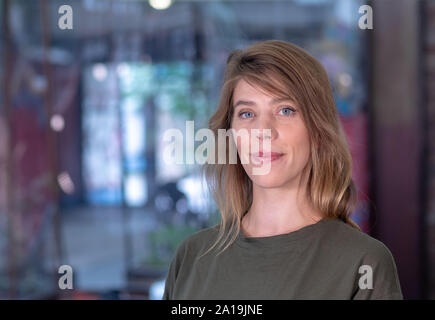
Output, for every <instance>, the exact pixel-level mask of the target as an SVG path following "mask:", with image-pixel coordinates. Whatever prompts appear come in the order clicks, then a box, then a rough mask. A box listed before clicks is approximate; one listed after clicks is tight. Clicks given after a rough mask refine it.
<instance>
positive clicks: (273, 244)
mask: <svg viewBox="0 0 435 320" xmlns="http://www.w3.org/2000/svg"><path fill="white" fill-rule="evenodd" d="M330 220H335V219H332V218H326V217H323V218H322V219H320V220H319V221H317V222H315V223H312V224H309V225H306V226H304V227H302V228H299V229H297V230H294V231H290V232H288V233H283V234H278V235H274V236H266V237H247V236H246V235H245V234H244V233H243V231H242V229H240V231H239V234H238V235H237V238H236V241H235V242H236V243H237V244H238V245H239V246H241V247H245V248H258V249H262V248H264V249H271V248H279V247H285V246H286V245H287V244H292V243H293V241H295V240H299V239H302V238H305V237H307V236H310V235H313V234H314V233H315V231H316V230H317V229H318V228H320V227H321V226H322V225H324V224H325V223H326V222H327V221H330Z"/></svg>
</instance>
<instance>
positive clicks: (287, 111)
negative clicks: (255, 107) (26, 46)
mask: <svg viewBox="0 0 435 320" xmlns="http://www.w3.org/2000/svg"><path fill="white" fill-rule="evenodd" d="M279 111H280V112H281V111H282V112H283V113H282V114H283V115H284V116H291V115H292V114H293V113H295V112H296V110H294V109H293V108H290V107H285V108H282V109H281V110H279Z"/></svg>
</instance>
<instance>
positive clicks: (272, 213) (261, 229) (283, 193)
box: [242, 184, 323, 237]
mask: <svg viewBox="0 0 435 320" xmlns="http://www.w3.org/2000/svg"><path fill="white" fill-rule="evenodd" d="M303 190H305V189H301V188H298V187H281V188H262V187H259V186H257V185H255V184H253V201H252V205H251V207H250V209H249V210H248V212H247V213H246V214H245V216H244V217H243V219H242V230H243V232H244V234H245V235H247V236H250V237H267V236H273V235H279V234H284V233H289V232H292V231H295V230H298V229H300V228H303V227H305V226H307V225H310V224H313V223H316V222H317V221H319V220H321V219H322V217H323V216H322V214H321V213H320V212H318V211H316V210H315V209H314V208H312V206H311V205H310V203H309V201H308V199H307V197H306V192H305V191H303Z"/></svg>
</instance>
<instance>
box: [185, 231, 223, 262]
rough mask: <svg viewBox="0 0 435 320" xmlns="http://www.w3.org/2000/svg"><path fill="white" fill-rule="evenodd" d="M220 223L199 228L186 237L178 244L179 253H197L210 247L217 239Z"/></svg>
mask: <svg viewBox="0 0 435 320" xmlns="http://www.w3.org/2000/svg"><path fill="white" fill-rule="evenodd" d="M218 227H219V225H214V226H212V227H208V228H204V229H201V230H198V231H196V232H194V233H193V234H191V235H190V236H188V237H186V238H185V239H184V240H183V241H182V242H181V243H180V245H179V246H178V249H177V255H196V254H199V253H200V252H201V251H203V250H204V249H205V250H206V249H208V247H209V246H210V245H212V243H213V242H214V241H215V240H216V237H217V233H218Z"/></svg>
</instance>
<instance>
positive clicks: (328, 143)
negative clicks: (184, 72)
mask: <svg viewBox="0 0 435 320" xmlns="http://www.w3.org/2000/svg"><path fill="white" fill-rule="evenodd" d="M209 124H210V129H212V130H213V131H214V133H215V135H216V137H217V136H218V129H232V130H234V132H239V131H241V130H242V129H246V131H247V132H249V138H250V139H249V143H250V144H251V143H253V142H258V144H259V146H260V149H259V152H252V150H253V149H254V148H252V147H253V145H251V146H250V147H251V148H246V147H245V148H243V144H242V143H241V139H239V137H238V136H236V138H234V135H233V138H234V139H232V140H231V141H233V142H235V145H236V147H237V163H236V164H231V163H224V164H219V163H217V164H213V163H216V162H217V161H210V163H209V164H207V165H205V167H204V169H205V171H204V172H205V173H206V177H207V179H208V183H209V186H210V187H211V191H212V192H213V195H214V198H215V200H216V203H217V205H218V208H219V210H220V213H221V222H220V224H218V225H216V226H214V227H211V228H207V229H204V230H201V231H199V232H197V233H195V234H193V235H191V236H189V237H188V238H187V239H185V240H184V241H183V242H182V243H181V244H180V246H179V247H178V249H177V252H176V254H175V257H174V258H173V260H172V262H171V265H170V268H169V273H168V276H167V279H166V284H165V292H164V295H163V299H403V296H402V292H401V288H400V283H399V279H398V274H397V270H396V265H395V262H394V259H393V257H392V255H391V252H390V251H389V249H388V248H387V247H386V246H385V245H384V244H383V243H382V242H380V241H378V240H376V239H374V238H372V237H370V236H368V235H367V234H365V233H363V232H362V231H361V230H360V229H359V227H358V226H357V225H356V224H355V223H354V222H353V221H352V220H351V219H350V218H349V216H350V214H351V212H352V210H353V208H354V206H355V203H356V190H355V186H354V183H353V181H352V178H351V156H350V154H349V150H348V147H347V144H346V139H345V136H344V134H343V131H342V128H341V125H340V121H339V118H338V114H337V110H336V106H335V104H334V100H333V96H332V91H331V87H330V85H329V81H328V77H327V74H326V72H325V70H324V68H323V67H322V65H321V64H320V63H319V62H318V61H317V60H316V59H315V58H313V57H312V56H311V55H310V54H308V53H307V52H305V51H304V50H302V49H301V48H299V47H297V46H295V45H292V44H290V43H287V42H284V41H278V40H270V41H264V42H259V43H255V44H253V45H252V46H250V47H248V48H246V49H244V50H236V51H233V52H232V53H231V54H230V56H229V57H228V60H227V66H226V70H225V74H224V83H223V88H222V91H221V97H220V102H219V106H218V109H217V111H216V113H215V114H214V115H213V116H212V118H211V119H210V122H209ZM254 129H255V130H254ZM216 140H217V139H216ZM267 143H269V144H268V145H270V148H269V149H267V150H266V148H264V150H263V149H262V148H263V147H262V146H265V145H267ZM217 149H218V147H217ZM257 150H258V149H257ZM226 152H227V156H228V152H229V149H228V148H226ZM241 158H242V159H246V158H248V159H250V160H252V161H249V162H246V161H241ZM213 160H214V159H213ZM226 162H228V161H226ZM266 164H267V165H268V169H269V170H268V171H267V173H265V174H254V171H253V170H254V168H256V167H258V166H259V165H262V166H265V165H266ZM219 248H220V249H221V250H219V252H217V250H216V249H219Z"/></svg>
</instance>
